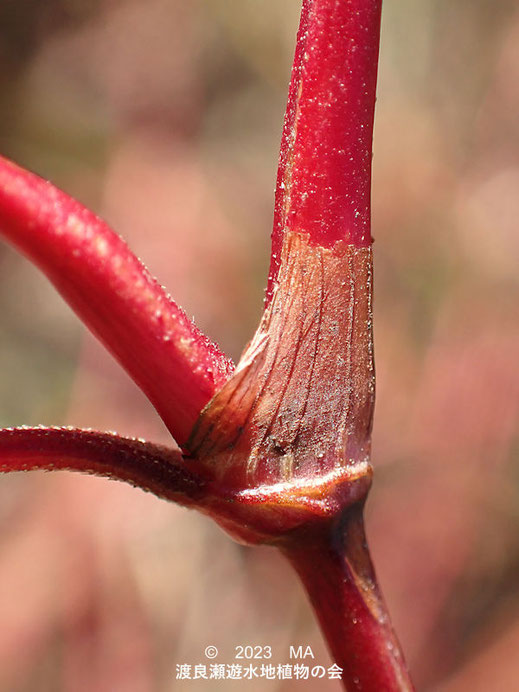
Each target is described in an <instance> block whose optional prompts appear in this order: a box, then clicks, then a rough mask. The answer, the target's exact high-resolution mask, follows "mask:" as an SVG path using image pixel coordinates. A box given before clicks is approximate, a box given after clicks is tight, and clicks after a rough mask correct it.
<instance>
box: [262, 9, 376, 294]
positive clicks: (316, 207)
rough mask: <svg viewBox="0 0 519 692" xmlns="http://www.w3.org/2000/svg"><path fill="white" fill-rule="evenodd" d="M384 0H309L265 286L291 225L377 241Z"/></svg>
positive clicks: (325, 239)
mask: <svg viewBox="0 0 519 692" xmlns="http://www.w3.org/2000/svg"><path fill="white" fill-rule="evenodd" d="M380 13H381V0H303V9H302V14H301V23H300V26H299V33H298V36H297V47H296V53H295V58H294V66H293V69H292V79H291V83H290V90H289V96H288V104H287V110H286V114H285V124H284V128H283V136H282V141H281V151H280V160H279V169H278V179H277V187H276V202H275V211H274V229H273V233H272V256H271V267H270V275H269V285H268V289H267V301H269V300H270V297H271V295H272V291H273V289H274V285H275V282H276V278H277V274H278V269H279V263H280V250H281V246H282V244H283V235H284V233H285V231H291V230H292V231H297V232H304V233H307V234H308V235H309V238H310V240H311V242H313V243H315V244H317V245H322V246H324V247H330V246H331V245H333V244H334V243H335V242H336V241H337V240H344V241H346V242H348V243H352V244H353V245H355V246H356V247H367V246H369V245H370V244H371V232H370V200H371V152H372V139H373V119H374V111H375V90H376V83H377V64H378V51H379V36H380Z"/></svg>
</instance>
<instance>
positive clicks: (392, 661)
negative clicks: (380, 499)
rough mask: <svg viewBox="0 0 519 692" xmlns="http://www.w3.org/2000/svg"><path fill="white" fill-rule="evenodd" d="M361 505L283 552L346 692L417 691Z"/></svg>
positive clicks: (354, 506) (301, 537)
mask: <svg viewBox="0 0 519 692" xmlns="http://www.w3.org/2000/svg"><path fill="white" fill-rule="evenodd" d="M362 505H363V502H361V503H357V504H356V505H353V506H352V507H350V508H349V509H347V510H346V511H345V512H344V513H343V515H342V516H341V517H340V518H339V519H338V520H336V521H335V522H333V523H332V524H331V526H330V525H326V527H325V528H323V527H320V528H319V529H318V530H316V531H309V530H307V531H306V532H305V533H304V534H303V533H302V532H301V533H298V534H296V535H297V539H296V540H294V539H292V540H291V541H290V542H289V543H288V544H287V545H285V546H284V547H282V548H281V549H282V551H283V552H284V554H285V556H286V557H287V558H288V559H289V561H290V562H291V563H292V565H293V566H294V568H295V569H296V571H297V572H298V574H299V576H300V578H301V580H302V582H303V584H304V586H305V588H306V590H307V592H308V595H309V597H310V600H311V602H312V605H313V607H314V610H315V612H316V614H317V617H318V619H319V622H320V624H321V628H322V630H323V633H324V635H325V637H326V639H327V641H328V645H329V648H330V651H331V654H332V656H333V658H334V659H335V661H336V663H337V664H338V665H339V666H340V667H341V668H342V669H343V676H342V679H343V684H344V687H345V689H347V690H362V691H363V692H406V691H410V690H413V685H412V683H411V680H410V678H409V674H408V671H407V668H406V666H405V662H404V659H403V656H402V653H401V650H400V646H399V644H398V641H397V640H396V637H395V634H394V632H393V630H392V628H391V623H390V621H389V616H388V614H387V611H386V606H385V603H384V601H383V599H382V596H381V593H380V591H379V589H378V586H377V582H376V577H375V573H374V569H373V565H372V563H371V559H370V556H369V551H368V548H367V544H366V538H365V534H364V524H363V518H362V510H363V507H362Z"/></svg>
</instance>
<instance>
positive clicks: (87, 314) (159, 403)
mask: <svg viewBox="0 0 519 692" xmlns="http://www.w3.org/2000/svg"><path fill="white" fill-rule="evenodd" d="M0 233H1V234H3V235H5V237H6V238H7V239H8V240H9V241H10V242H11V243H12V244H13V245H15V246H16V247H17V248H18V249H19V250H21V251H22V252H23V253H24V254H26V255H27V256H28V257H29V258H30V259H32V260H33V261H34V262H35V264H37V265H38V266H39V267H40V268H41V269H42V270H43V271H44V272H45V274H46V275H47V276H48V277H49V279H50V280H51V281H52V282H53V283H54V285H55V286H56V288H57V289H58V291H59V292H60V293H61V294H62V295H63V297H64V298H65V299H66V300H67V301H68V303H69V304H70V305H71V306H72V307H73V308H74V310H75V311H76V312H77V313H78V315H79V316H80V317H81V318H82V320H83V321H84V322H85V324H86V325H87V326H88V327H89V328H90V329H91V330H92V331H93V332H94V333H95V334H96V335H97V336H98V338H99V339H100V340H101V341H102V342H103V343H104V345H105V346H106V347H107V348H108V349H109V350H110V351H111V353H112V354H113V355H114V356H115V357H116V358H117V359H118V360H119V362H120V363H121V364H122V365H123V367H124V368H125V369H126V370H127V371H128V373H129V374H130V375H131V376H132V377H133V379H134V380H135V382H136V383H137V384H138V385H139V387H140V388H141V389H142V390H143V391H144V393H145V394H146V395H147V396H148V398H149V399H150V401H151V402H152V404H153V405H154V406H155V408H156V409H157V411H158V413H159V415H160V416H161V417H162V419H163V420H164V422H165V424H166V425H167V427H168V429H169V430H170V432H171V433H172V435H173V437H174V438H175V439H176V440H177V442H178V443H179V444H180V445H182V444H184V443H185V441H186V440H187V437H188V435H189V433H190V431H191V428H192V427H193V425H194V423H195V421H196V420H197V418H198V415H199V413H200V411H201V410H202V409H203V407H204V406H205V404H207V402H208V401H209V400H210V399H211V397H212V396H213V395H214V393H215V392H216V391H217V389H218V388H219V387H220V386H221V385H222V384H223V383H224V382H225V381H226V379H227V377H228V376H229V374H230V373H231V371H232V365H231V363H230V362H229V361H228V360H227V359H226V358H225V356H224V355H223V354H222V353H221V352H220V351H219V350H218V348H217V347H216V346H215V345H214V344H212V343H211V342H210V341H209V340H208V339H207V338H206V337H205V336H204V335H203V334H201V332H200V331H199V330H198V329H197V328H196V327H195V326H194V324H193V323H192V322H191V321H190V320H189V319H188V318H187V317H186V315H185V313H184V312H183V311H182V310H181V309H180V308H179V307H178V306H177V305H176V304H175V303H174V302H173V300H172V299H171V298H170V297H169V296H168V295H167V294H166V293H165V291H164V290H163V289H162V288H161V286H159V285H158V283H157V282H156V281H155V280H154V279H153V278H152V277H151V276H150V274H149V273H148V272H147V270H146V269H145V267H144V266H143V265H142V264H141V262H140V261H139V260H138V259H137V258H136V257H135V255H133V254H132V252H131V251H130V250H129V248H128V247H127V245H126V244H125V243H124V241H123V240H122V239H121V238H120V237H119V236H118V235H117V234H116V233H114V231H112V230H111V229H110V228H109V227H108V226H107V225H106V223H105V222H104V221H102V220H101V219H99V218H98V217H97V216H95V215H94V214H93V213H92V212H90V211H89V210H88V209H85V207H83V206H82V205H81V204H80V203H79V202H77V201H76V200H74V199H72V198H70V197H69V196H68V195H66V194H65V193H64V192H61V191H60V190H58V189H57V188H55V187H54V186H53V185H51V184H50V183H48V182H46V181H44V180H42V179H41V178H39V177H38V176H36V175H34V174H32V173H29V172H27V171H24V170H23V169H21V168H19V167H18V166H16V165H15V164H13V163H11V162H10V161H7V160H6V159H3V158H1V157H0Z"/></svg>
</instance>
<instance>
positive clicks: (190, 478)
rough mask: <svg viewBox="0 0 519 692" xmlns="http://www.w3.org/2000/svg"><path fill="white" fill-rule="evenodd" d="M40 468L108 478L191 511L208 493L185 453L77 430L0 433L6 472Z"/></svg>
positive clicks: (0, 460)
mask: <svg viewBox="0 0 519 692" xmlns="http://www.w3.org/2000/svg"><path fill="white" fill-rule="evenodd" d="M38 469H39V470H44V471H59V470H69V471H81V472H83V473H89V474H93V475H97V476H104V477H106V478H111V479H113V480H119V481H124V482H126V483H130V484H131V485H134V486H136V487H138V488H141V489H143V490H148V491H150V492H152V493H154V494H155V495H158V496H159V497H162V498H164V499H166V500H172V501H174V502H178V503H180V504H182V505H187V506H190V505H192V504H196V502H197V501H198V500H199V499H200V498H201V497H203V496H204V492H205V483H204V481H202V480H201V479H200V478H199V477H198V476H196V475H195V474H194V473H192V472H191V471H190V470H188V469H187V468H186V464H185V462H184V459H183V457H182V453H181V452H180V451H179V450H174V449H168V448H166V447H162V446H161V445H156V444H152V443H150V442H143V441H142V440H134V439H130V438H125V437H120V436H119V435H115V434H112V433H100V432H94V431H92V430H78V429H75V428H43V427H40V428H6V429H3V430H0V472H1V473H7V472H10V471H31V470H38Z"/></svg>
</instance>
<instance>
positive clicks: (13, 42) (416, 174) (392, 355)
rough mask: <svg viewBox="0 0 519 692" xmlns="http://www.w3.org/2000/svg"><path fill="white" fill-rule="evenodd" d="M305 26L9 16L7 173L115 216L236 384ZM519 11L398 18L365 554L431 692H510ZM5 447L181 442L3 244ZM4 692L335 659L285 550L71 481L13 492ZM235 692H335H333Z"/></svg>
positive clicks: (5, 546)
mask: <svg viewBox="0 0 519 692" xmlns="http://www.w3.org/2000/svg"><path fill="white" fill-rule="evenodd" d="M299 8H300V4H299V0H283V2H279V0H263V2H261V3H258V2H255V1H254V0H239V1H238V0H189V2H186V1H185V0H148V1H147V2H145V3H144V2H140V1H137V0H96V1H95V2H92V0H89V1H87V0H47V1H46V2H45V3H43V2H38V0H18V2H17V3H14V2H4V3H2V5H1V6H0V86H1V89H0V151H1V152H2V153H3V154H5V155H7V156H10V157H11V158H14V159H15V160H17V161H18V162H20V163H21V164H23V165H25V166H27V167H28V168H30V169H32V170H35V171H37V172H38V173H40V174H41V175H42V176H44V177H47V178H50V179H52V180H53V181H54V182H55V183H56V184H58V185H59V186H60V187H62V188H64V189H65V190H67V191H68V192H69V193H71V194H72V195H74V196H76V197H78V198H79V199H80V200H81V201H83V202H84V203H86V204H87V205H89V206H90V207H92V208H93V209H94V210H96V211H97V212H98V213H100V214H101V215H102V216H104V217H105V218H106V219H107V220H108V221H109V222H110V223H111V224H112V225H113V227H114V228H116V230H118V231H119V232H120V233H121V234H122V235H123V236H124V237H125V238H126V239H127V240H128V241H129V243H130V245H131V247H132V248H133V249H134V251H135V252H136V253H137V254H138V255H139V256H140V257H141V258H142V259H143V260H144V262H145V263H146V264H147V265H148V267H149V268H150V270H151V271H152V273H153V274H155V275H156V276H157V277H158V279H159V280H160V282H161V283H163V284H164V285H166V286H167V287H168V289H169V290H170V291H171V293H172V295H173V296H174V298H175V299H176V300H177V301H178V302H179V303H180V304H181V305H182V306H183V307H184V308H185V309H186V311H187V312H188V314H189V315H194V316H195V319H196V321H197V323H198V325H199V326H200V327H201V328H202V329H203V330H204V331H206V332H207V333H208V334H209V335H210V336H211V337H213V338H214V339H215V340H217V341H218V342H219V343H220V344H221V345H222V347H223V348H224V350H226V351H227V352H228V353H229V354H230V355H232V356H233V357H235V358H237V357H238V356H239V353H240V351H241V349H242V347H243V345H244V344H245V342H246V340H247V339H248V338H249V337H250V336H251V334H252V332H253V330H254V328H255V326H256V323H257V321H258V319H259V316H260V314H261V309H262V296H263V289H264V285H265V280H266V274H267V266H268V256H269V234H270V227H271V223H272V207H273V190H274V180H275V172H276V165H277V151H278V146H279V140H280V136H281V125H282V117H283V111H284V105H285V98H286V87H287V84H288V79H289V73H290V65H291V60H292V54H293V49H294V41H295V32H296V28H297V22H298V14H299ZM518 83H519V4H518V3H517V2H516V1H512V0H500V2H499V3H495V2H493V1H492V0H478V2H474V0H459V1H458V2H456V3H452V2H447V1H446V0H413V2H411V1H407V0H401V1H400V2H393V3H391V2H386V4H385V8H384V18H383V39H382V52H381V68H380V80H379V92H378V104H377V118H376V134H375V156H374V191H373V196H374V203H373V233H374V236H375V257H376V287H375V290H376V295H375V307H376V315H375V338H376V364H377V373H378V399H377V409H376V418H375V428H374V450H373V462H374V465H375V468H376V477H375V485H374V488H373V492H372V495H371V497H370V500H369V503H368V508H367V525H368V535H369V537H370V543H371V547H372V553H373V557H374V560H375V563H376V566H377V571H378V573H379V577H380V581H381V584H382V587H383V590H384V593H385V595H386V599H387V601H388V603H389V607H390V611H391V613H392V616H393V620H394V624H395V627H396V629H397V632H398V634H399V637H400V639H401V641H402V643H403V646H404V649H405V651H406V654H407V657H408V660H409V663H410V666H411V669H412V671H413V675H414V678H415V681H416V683H417V686H418V687H419V689H421V690H431V691H432V690H434V691H438V692H440V691H441V692H462V691H465V690H467V691H469V690H470V691H471V692H477V691H479V690H481V691H482V692H483V691H485V692H488V691H489V690H499V691H503V690H516V689H518V688H519V663H518V661H517V655H516V652H517V650H518V647H519V587H518V584H519V540H518V536H519V464H518V459H517V451H518V448H519V439H518V434H517V421H518V411H519V370H518V368H517V359H518V354H519V327H518V319H517V317H518V314H517V298H518V292H519V282H518V270H517V268H518V266H519V262H518V260H519V233H518V230H519V228H518V224H519V222H518V219H519V117H518V113H519V91H518V89H517V84H518ZM0 309H1V314H2V319H1V324H0V356H1V363H2V374H1V377H0V425H2V426H10V425H21V424H28V425H36V424H40V423H41V424H47V425H50V424H67V425H75V426H84V427H93V428H99V429H101V430H115V431H117V432H120V433H122V434H127V435H133V436H142V437H146V438H148V439H151V440H155V441H159V442H165V443H167V442H168V435H167V432H166V431H165V429H164V428H163V426H162V424H161V422H160V420H159V419H158V417H157V416H156V414H155V413H154V411H153V410H152V408H151V406H150V405H149V404H148V403H147V401H146V400H145V399H144V397H143V395H142V394H141V393H140V392H139V391H138V390H137V388H136V387H135V386H134V385H133V383H132V382H131V381H130V380H129V379H128V378H127V377H126V375H125V374H124V373H123V372H122V371H121V369H120V368H119V367H118V366H117V365H116V364H115V363H114V362H113V361H112V359H111V358H110V356H108V355H107V354H106V353H105V352H104V351H103V349H102V348H101V347H100V346H98V345H97V344H96V342H95V341H94V339H93V338H92V337H91V336H90V335H89V334H87V333H86V332H85V330H84V329H83V328H82V326H81V324H80V323H79V320H78V319H77V318H76V317H75V316H74V315H73V314H72V313H71V311H70V310H69V309H68V307H67V306H66V305H65V304H64V303H63V302H62V300H61V299H60V298H59V297H58V296H57V294H56V293H55V292H54V290H53V289H52V288H51V287H50V286H49V285H48V283H47V282H46V281H45V279H44V278H43V277H42V276H41V275H40V274H38V272H37V271H36V270H35V269H34V268H33V267H32V266H30V265H29V263H28V262H26V261H25V260H24V259H23V258H21V257H20V256H18V255H17V254H15V253H14V252H13V251H12V250H10V249H9V248H8V247H7V246H5V245H3V244H2V245H1V246H0ZM0 522H1V533H0V614H1V624H2V627H1V629H0V690H1V692H4V691H5V692H33V691H38V692H40V691H42V692H43V691H45V692H46V691H49V692H51V691H52V692H54V691H56V690H63V691H65V692H87V691H88V692H92V691H94V692H97V691H104V690H106V692H108V691H113V690H121V691H123V692H126V691H128V692H141V691H142V692H146V691H148V690H149V691H153V692H155V691H159V692H167V691H169V690H205V689H215V690H216V689H227V687H228V685H229V684H230V683H225V682H219V681H203V682H194V681H185V682H182V681H180V680H176V679H175V676H176V665H177V664H180V663H191V664H195V663H207V659H205V657H204V649H205V647H206V646H207V645H210V644H213V645H216V646H217V647H218V649H219V650H220V657H219V659H218V660H219V661H220V662H225V663H231V662H232V661H233V657H234V647H235V646H237V645H240V644H269V645H271V646H272V648H273V650H274V653H275V661H276V662H289V661H288V647H289V645H290V644H293V645H297V644H305V645H306V644H308V645H310V646H312V647H313V649H314V653H315V656H316V660H317V661H318V662H322V663H323V664H324V665H329V663H330V659H329V657H328V655H327V653H326V651H325V648H324V645H323V643H322V641H321V637H320V634H319V633H318V631H317V629H316V625H315V624H314V621H313V618H312V616H311V614H310V611H309V607H308V606H307V604H306V601H305V600H304V597H303V594H302V590H301V588H300V586H299V585H298V583H297V582H296V580H295V577H294V576H293V575H292V573H291V572H290V570H289V568H288V567H287V566H286V565H285V564H284V563H283V562H282V560H281V559H280V558H279V557H278V556H277V555H275V554H274V553H273V552H272V551H270V550H269V549H267V548H264V549H255V550H250V549H246V548H242V547H239V546H237V545H234V544H233V543H232V542H231V541H230V540H229V539H228V538H227V537H226V536H225V535H224V534H223V533H222V532H221V531H220V530H219V529H218V528H217V527H215V526H213V525H212V524H211V523H210V522H209V521H208V520H206V519H205V518H203V517H201V516H198V515H197V514H195V513H193V512H188V511H186V510H181V509H179V508H177V507H175V506H172V505H171V506H170V505H168V504H166V503H163V502H160V501H159V500H157V499H155V498H154V497H152V496H148V495H146V494H144V493H142V492H140V491H138V490H134V489H132V488H127V487H125V486H123V485H120V484H116V483H110V482H107V481H104V480H100V479H93V478H87V477H81V476H74V475H72V474H65V473H64V474H55V475H44V474H39V473H34V474H30V475H13V476H6V477H2V478H0ZM241 684H242V685H243V686H244V688H245V689H248V690H251V692H252V691H254V692H255V691H256V690H257V691H258V692H262V691H263V690H267V689H268V690H276V691H278V690H279V691H280V692H290V691H291V690H296V689H299V688H300V687H304V688H306V689H309V690H310V689H319V690H336V689H337V687H338V686H337V683H336V682H330V683H327V684H324V683H323V682H322V681H319V682H318V683H316V682H313V683H312V682H302V681H292V682H290V681H285V682H274V681H268V680H263V681H262V680H257V681H254V682H247V683H241Z"/></svg>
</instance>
